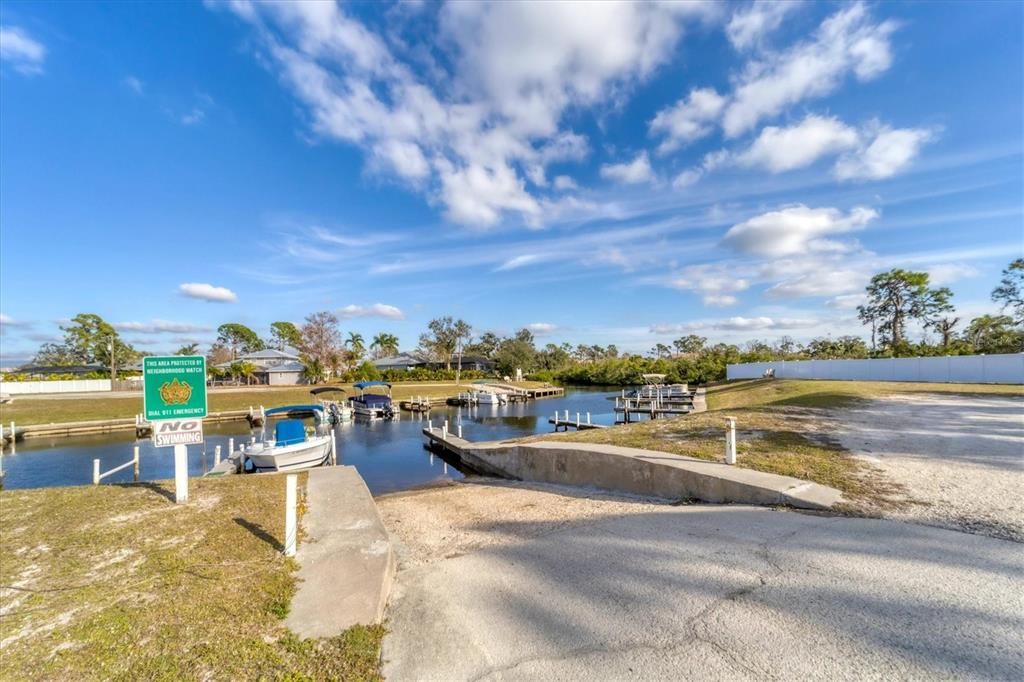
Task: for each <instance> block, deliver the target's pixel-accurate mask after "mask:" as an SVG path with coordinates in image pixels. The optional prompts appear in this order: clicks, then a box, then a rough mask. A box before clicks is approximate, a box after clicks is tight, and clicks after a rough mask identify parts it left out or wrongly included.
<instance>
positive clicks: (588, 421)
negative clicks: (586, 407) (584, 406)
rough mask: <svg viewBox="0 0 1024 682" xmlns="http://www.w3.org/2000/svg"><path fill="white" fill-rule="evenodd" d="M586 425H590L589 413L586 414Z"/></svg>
mask: <svg viewBox="0 0 1024 682" xmlns="http://www.w3.org/2000/svg"><path fill="white" fill-rule="evenodd" d="M587 423H588V424H589V423H590V413H589V412H587Z"/></svg>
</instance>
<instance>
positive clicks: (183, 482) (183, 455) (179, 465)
mask: <svg viewBox="0 0 1024 682" xmlns="http://www.w3.org/2000/svg"><path fill="white" fill-rule="evenodd" d="M186 502H188V446H187V445H175V446H174V503H175V504H184V503H186Z"/></svg>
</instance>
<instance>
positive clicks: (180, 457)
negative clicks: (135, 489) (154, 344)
mask: <svg viewBox="0 0 1024 682" xmlns="http://www.w3.org/2000/svg"><path fill="white" fill-rule="evenodd" d="M142 380H143V391H142V401H143V412H144V414H145V416H146V419H147V420H149V421H151V422H153V446H154V447H158V448H166V447H173V448H174V501H175V502H176V503H178V504H182V503H184V502H188V446H189V445H195V444H201V443H202V442H203V418H204V417H205V416H206V358H204V357H203V356H201V355H170V356H154V357H147V358H143V359H142Z"/></svg>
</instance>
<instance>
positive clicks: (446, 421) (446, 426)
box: [444, 419, 448, 433]
mask: <svg viewBox="0 0 1024 682" xmlns="http://www.w3.org/2000/svg"><path fill="white" fill-rule="evenodd" d="M444 431H445V433H448V420H447V419H445V420H444Z"/></svg>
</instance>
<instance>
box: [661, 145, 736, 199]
mask: <svg viewBox="0 0 1024 682" xmlns="http://www.w3.org/2000/svg"><path fill="white" fill-rule="evenodd" d="M731 160H732V155H731V154H730V153H729V151H728V150H726V149H719V150H718V151H714V152H708V153H707V154H705V155H704V158H703V159H702V160H701V162H700V165H698V166H694V167H693V168H687V169H686V170H684V171H683V172H682V173H680V174H679V175H677V176H676V177H675V179H674V180H673V181H672V186H673V187H675V188H676V189H682V188H684V187H689V186H690V185H692V184H694V183H696V182H697V181H698V180H700V179H701V178H702V177H704V175H705V173H708V172H710V171H713V170H714V169H716V168H718V167H719V166H722V165H725V164H727V163H729V162H730V161H731Z"/></svg>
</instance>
